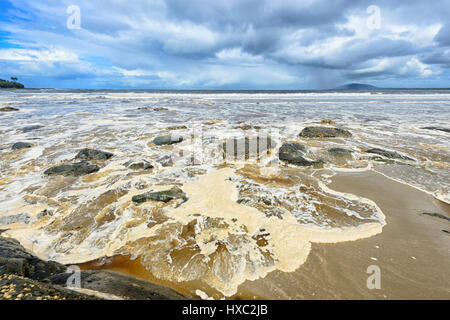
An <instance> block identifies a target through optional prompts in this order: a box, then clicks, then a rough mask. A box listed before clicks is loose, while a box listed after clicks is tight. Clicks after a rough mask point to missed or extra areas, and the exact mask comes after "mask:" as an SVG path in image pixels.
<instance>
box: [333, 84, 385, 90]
mask: <svg viewBox="0 0 450 320" xmlns="http://www.w3.org/2000/svg"><path fill="white" fill-rule="evenodd" d="M336 89H337V90H374V89H379V88H378V87H375V86H371V85H369V84H364V83H349V84H346V85H343V86H340V87H338V88H336Z"/></svg>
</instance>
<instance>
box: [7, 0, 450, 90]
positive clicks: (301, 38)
mask: <svg viewBox="0 0 450 320" xmlns="http://www.w3.org/2000/svg"><path fill="white" fill-rule="evenodd" d="M73 5H75V6H78V8H80V14H81V15H80V18H81V25H80V29H70V28H68V27H67V19H68V18H69V17H70V13H68V12H67V8H68V7H69V6H73ZM449 8H450V0H445V1H444V0H440V1H434V2H433V3H432V5H431V3H430V2H429V1H414V3H406V2H404V1H374V0H373V1H354V0H353V1H350V0H337V1H325V0H316V1H314V0H304V1H301V0H284V1H280V0H277V1H275V0H272V1H271V0H247V1H245V0H240V1H237V0H215V1H206V0H197V1H195V0H194V1H184V0H166V1H163V0H154V1H153V0H151V1H148V0H145V1H144V0H134V1H132V2H130V1H118V0H97V1H91V0H62V1H52V0H43V1H33V0H9V1H3V2H2V4H0V10H1V14H0V29H1V30H2V32H0V77H2V78H7V77H9V76H17V77H19V78H20V79H22V80H23V81H24V82H25V84H26V85H28V86H34V87H47V86H50V87H72V88H82V87H91V88H161V89H162V88H173V89H194V88H195V89H202V88H205V89H323V88H332V87H335V86H338V85H341V84H343V83H346V82H349V81H352V82H353V81H356V80H357V81H358V82H366V83H370V84H373V85H378V86H381V87H406V86H414V87H449V80H450V72H449V67H450V62H449V60H450V58H449V53H450V24H449V23H448V17H449V16H450V9H449ZM378 13H379V15H377V14H378Z"/></svg>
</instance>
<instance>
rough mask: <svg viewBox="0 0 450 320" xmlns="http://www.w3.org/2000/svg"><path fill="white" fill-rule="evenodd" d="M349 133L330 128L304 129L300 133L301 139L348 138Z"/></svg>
mask: <svg viewBox="0 0 450 320" xmlns="http://www.w3.org/2000/svg"><path fill="white" fill-rule="evenodd" d="M351 136H352V134H351V133H350V131H348V130H345V129H341V128H330V127H306V128H305V129H303V131H302V132H301V133H300V137H303V138H350V137H351Z"/></svg>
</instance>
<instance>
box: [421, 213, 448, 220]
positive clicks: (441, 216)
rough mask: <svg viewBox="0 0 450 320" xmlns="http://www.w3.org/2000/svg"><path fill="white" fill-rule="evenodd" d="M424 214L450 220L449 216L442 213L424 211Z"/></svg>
mask: <svg viewBox="0 0 450 320" xmlns="http://www.w3.org/2000/svg"><path fill="white" fill-rule="evenodd" d="M422 214H423V215H426V216H430V217H436V218H441V219H444V220H447V221H450V218H449V217H447V216H444V215H443V214H440V213H429V212H424V213H422Z"/></svg>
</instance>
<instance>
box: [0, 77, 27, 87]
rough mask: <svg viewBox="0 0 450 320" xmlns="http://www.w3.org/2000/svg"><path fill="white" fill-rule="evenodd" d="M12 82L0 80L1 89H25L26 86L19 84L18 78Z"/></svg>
mask: <svg viewBox="0 0 450 320" xmlns="http://www.w3.org/2000/svg"><path fill="white" fill-rule="evenodd" d="M11 80H12V81H8V80H3V79H0V88H2V89H23V88H25V86H24V85H23V84H21V83H20V82H17V78H11Z"/></svg>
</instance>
